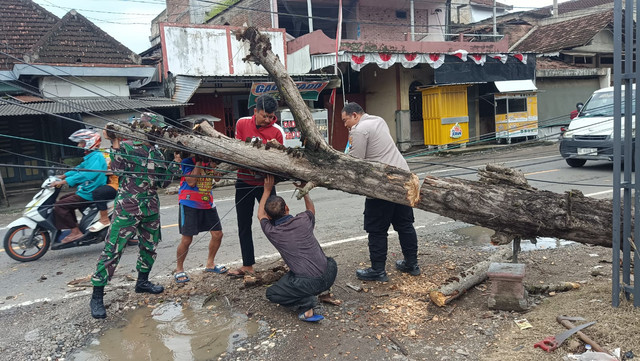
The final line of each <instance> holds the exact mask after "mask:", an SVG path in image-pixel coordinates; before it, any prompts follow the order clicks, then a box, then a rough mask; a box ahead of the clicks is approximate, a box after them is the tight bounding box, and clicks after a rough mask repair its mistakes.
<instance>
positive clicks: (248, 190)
mask: <svg viewBox="0 0 640 361" xmlns="http://www.w3.org/2000/svg"><path fill="white" fill-rule="evenodd" d="M277 109H278V103H277V102H276V100H275V99H274V98H273V97H272V96H270V95H261V96H259V97H258V98H256V107H255V109H254V110H253V116H251V117H244V118H240V119H238V122H237V123H236V139H240V140H242V141H246V140H248V139H249V140H250V139H252V138H259V139H260V140H261V141H262V143H263V144H266V143H267V141H269V140H271V139H275V140H276V141H278V143H280V144H283V142H284V140H283V139H282V132H281V131H280V128H278V126H277V125H275V123H276V121H277V119H276V116H275V112H276V110H277ZM263 191H264V175H263V174H259V173H255V172H254V171H252V170H249V169H242V168H241V169H238V179H237V181H236V215H237V218H238V237H239V238H240V251H241V252H242V267H240V268H238V269H236V270H233V271H229V275H231V276H242V275H244V274H246V273H253V272H254V271H253V265H254V264H255V263H256V260H255V255H254V253H253V234H252V232H251V224H252V217H253V207H254V206H255V202H256V201H258V202H259V201H260V198H262V193H263ZM271 193H272V195H275V194H276V192H275V188H274V189H273V190H272V192H271Z"/></svg>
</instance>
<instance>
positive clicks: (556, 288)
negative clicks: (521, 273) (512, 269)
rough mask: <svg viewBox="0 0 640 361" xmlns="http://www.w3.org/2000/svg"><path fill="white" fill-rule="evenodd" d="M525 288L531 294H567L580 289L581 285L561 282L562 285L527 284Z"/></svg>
mask: <svg viewBox="0 0 640 361" xmlns="http://www.w3.org/2000/svg"><path fill="white" fill-rule="evenodd" d="M524 288H525V289H526V290H527V292H528V293H530V294H536V293H547V292H567V291H571V290H577V289H579V288H580V284H579V283H576V282H560V283H551V284H541V285H529V284H525V285H524Z"/></svg>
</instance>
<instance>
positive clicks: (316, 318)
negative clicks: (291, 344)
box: [298, 312, 324, 322]
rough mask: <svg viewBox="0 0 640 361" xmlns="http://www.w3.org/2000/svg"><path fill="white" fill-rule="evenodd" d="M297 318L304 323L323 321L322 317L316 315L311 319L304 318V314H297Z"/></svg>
mask: <svg viewBox="0 0 640 361" xmlns="http://www.w3.org/2000/svg"><path fill="white" fill-rule="evenodd" d="M298 318H299V319H300V320H301V321H304V322H318V321H321V320H324V316H322V315H318V314H314V315H313V316H311V317H305V315H304V312H302V313H301V314H299V315H298Z"/></svg>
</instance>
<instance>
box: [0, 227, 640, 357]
mask: <svg viewBox="0 0 640 361" xmlns="http://www.w3.org/2000/svg"><path fill="white" fill-rule="evenodd" d="M430 238H431V237H430ZM433 238H441V240H439V241H434V240H431V241H429V242H428V243H427V242H425V241H421V244H420V259H419V263H420V266H421V268H422V275H420V276H418V277H412V276H409V275H405V274H401V273H399V272H397V271H395V270H394V269H393V266H392V265H393V263H394V262H395V260H396V259H398V258H399V257H400V254H399V246H398V242H397V239H394V238H392V239H390V242H389V243H390V253H389V260H388V266H387V269H388V271H389V276H390V281H389V282H386V283H377V282H361V281H359V280H357V279H356V277H355V270H356V269H357V268H360V267H363V266H365V262H366V260H367V259H368V254H367V250H366V242H351V243H345V244H340V245H336V246H332V247H329V248H326V249H325V252H326V253H327V255H329V256H332V257H334V258H335V259H336V261H337V262H338V267H339V272H338V278H337V280H336V283H335V285H334V287H333V288H332V290H331V291H332V293H333V294H334V296H335V298H337V299H339V300H341V301H342V304H341V305H340V306H333V305H329V304H323V309H324V315H325V317H326V319H325V320H324V321H322V322H320V323H319V324H308V323H303V322H301V321H299V320H297V318H296V315H295V314H294V313H293V312H291V311H289V310H287V309H284V308H282V307H279V306H277V305H274V304H271V303H269V301H268V300H266V298H265V296H264V293H265V286H260V287H255V288H243V281H242V279H232V278H231V277H228V276H226V275H213V274H203V273H199V272H198V273H196V272H192V273H191V282H189V283H186V284H184V285H181V286H179V285H176V284H175V283H173V282H172V280H171V279H170V278H162V279H161V283H163V284H164V285H165V287H166V290H165V292H164V294H162V295H159V296H148V295H143V296H142V295H138V294H135V293H133V292H132V288H133V285H132V283H131V282H130V281H131V280H128V279H126V278H125V277H123V276H119V279H117V280H115V282H113V284H116V285H118V286H115V287H110V288H108V289H107V295H106V296H105V301H106V302H107V305H108V309H107V312H108V317H107V319H106V320H94V319H92V318H91V316H90V314H89V308H88V302H89V297H90V296H89V295H88V294H86V293H84V294H83V293H82V291H81V290H82V289H83V284H82V282H78V284H76V285H75V287H70V292H69V293H70V295H71V298H69V299H67V300H64V301H60V302H56V303H40V304H34V305H30V306H26V307H20V308H14V309H11V310H7V311H3V312H2V314H0V329H1V330H3V335H2V338H1V339H0V351H1V352H2V359H4V360H55V359H65V358H67V359H68V358H69V355H71V353H72V352H73V351H74V350H78V349H82V348H86V347H87V345H89V344H90V343H91V342H92V341H93V340H94V339H96V338H97V337H99V336H100V335H101V334H102V333H104V332H105V331H106V330H108V329H111V328H114V327H120V326H122V324H123V322H126V321H125V319H126V317H125V316H126V313H127V312H129V311H128V310H130V309H131V307H132V306H134V307H137V308H139V307H156V306H157V305H158V304H161V303H164V302H171V301H179V302H189V300H190V299H191V298H194V299H195V298H196V297H199V298H200V299H202V297H203V296H211V295H212V298H213V299H218V300H220V301H222V300H224V302H226V303H228V304H230V305H231V307H232V308H233V310H235V311H237V312H241V313H245V314H247V315H248V316H249V317H250V318H251V319H253V320H258V321H263V322H261V323H262V324H263V325H267V327H266V328H264V327H263V329H262V331H260V332H258V333H257V334H256V335H254V336H253V337H251V338H249V339H247V340H246V341H245V342H244V343H242V344H238V345H236V346H234V351H233V352H226V353H224V354H222V355H212V357H211V359H213V360H312V359H318V360H406V359H409V360H506V361H508V360H519V361H520V360H561V359H562V357H563V356H565V355H567V354H568V353H575V352H578V353H579V352H583V351H584V345H583V343H582V342H579V341H577V340H576V339H575V337H574V338H571V339H569V340H568V342H565V344H563V345H562V346H561V347H560V348H559V349H558V350H556V351H555V352H553V353H545V352H543V351H541V350H540V349H534V348H533V345H534V343H536V342H538V341H540V340H542V339H543V338H545V337H547V336H550V335H556V334H559V333H561V332H562V331H564V330H565V329H564V328H563V327H562V326H561V325H560V324H558V323H557V322H556V316H558V315H560V314H565V315H570V316H581V317H584V318H585V319H587V320H589V321H597V323H596V324H595V325H593V326H591V327H589V328H588V329H586V330H584V333H585V334H587V335H588V336H590V337H591V338H592V339H593V340H594V341H596V342H598V343H599V344H600V345H601V346H603V347H606V348H608V349H610V350H613V349H616V348H621V350H622V351H623V353H624V352H626V351H633V352H634V353H636V354H639V355H640V337H638V334H639V331H640V321H639V320H640V309H634V308H633V306H632V305H631V304H629V302H626V301H624V298H623V301H622V304H621V306H620V307H619V308H615V309H614V308H612V307H611V279H610V277H611V250H610V249H605V248H600V247H592V246H585V245H582V244H572V245H569V246H563V247H560V248H554V249H544V250H536V251H533V252H525V253H522V254H520V256H519V261H520V262H522V263H524V264H525V265H526V276H525V283H527V284H548V283H558V282H565V281H571V282H578V283H579V284H580V285H581V287H580V289H578V290H574V291H569V292H563V293H556V294H555V295H550V294H543V295H531V296H530V303H531V304H532V307H531V309H530V310H529V311H528V312H524V313H516V312H505V311H492V310H490V309H489V308H488V307H487V297H488V292H489V284H488V282H485V283H482V284H480V285H478V286H476V287H474V288H473V289H471V290H470V291H469V292H468V293H467V294H465V295H464V296H462V297H460V298H459V299H457V300H455V301H453V302H452V303H451V304H450V305H448V306H445V307H443V308H439V307H437V306H435V305H434V304H432V303H431V302H430V301H429V300H428V291H429V290H431V289H433V288H435V287H437V286H438V285H439V284H441V283H442V282H443V281H444V280H446V279H447V278H448V277H450V276H453V275H455V274H457V273H458V272H460V271H462V270H464V269H466V268H469V267H470V266H472V265H474V264H475V263H477V262H479V261H482V260H485V259H486V258H487V257H488V255H490V254H491V252H494V251H495V250H492V249H490V248H487V247H485V246H455V247H453V246H451V240H450V239H447V240H445V239H442V238H445V237H435V236H434V237H433ZM278 262H279V261H278V260H273V261H271V262H263V263H260V264H258V265H257V266H258V267H257V269H259V270H260V269H268V268H271V267H274V266H275V265H277V264H278ZM127 281H129V282H128V283H127ZM348 284H349V285H354V286H360V287H362V291H359V292H358V291H355V290H353V289H352V288H350V287H349V286H348ZM78 290H80V293H78V292H73V291H78ZM88 290H89V289H87V290H85V291H84V292H87V291H88ZM74 296H75V297H74ZM212 317H214V316H213V315H212ZM522 318H526V319H527V320H528V321H529V322H530V323H531V325H532V326H533V327H532V328H529V329H525V330H520V329H519V328H518V326H517V325H516V324H515V322H514V320H516V319H522ZM264 341H268V343H270V344H271V347H267V346H265V345H267V344H268V343H265V342H264ZM261 345H262V346H261ZM171 359H172V357H171V355H167V360H171Z"/></svg>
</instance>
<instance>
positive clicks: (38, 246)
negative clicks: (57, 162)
mask: <svg viewBox="0 0 640 361" xmlns="http://www.w3.org/2000/svg"><path fill="white" fill-rule="evenodd" d="M57 180H59V178H57V177H56V176H55V175H54V174H53V172H50V173H49V177H48V178H47V179H46V180H45V181H44V182H43V183H42V186H41V187H40V191H38V193H36V194H35V195H34V196H33V199H32V200H31V201H30V202H29V203H28V204H27V205H26V207H25V210H24V212H23V213H22V217H20V218H19V219H17V220H15V221H13V222H11V224H9V226H7V228H8V231H7V233H6V234H5V236H4V243H3V246H4V250H5V252H6V253H7V255H9V257H11V258H13V259H14V260H16V261H20V262H29V261H35V260H37V259H39V258H40V257H42V256H44V255H45V253H47V251H48V250H49V248H51V249H52V250H59V249H67V248H73V247H79V246H88V245H91V244H96V243H100V242H102V241H104V238H105V236H106V234H107V231H108V229H109V227H106V228H103V229H101V230H100V231H98V232H90V231H89V228H90V227H91V225H93V224H94V223H96V222H98V220H99V219H100V212H99V211H98V208H97V206H96V205H95V203H92V204H91V205H90V206H88V207H86V208H85V209H84V211H83V212H82V219H80V221H78V227H79V228H80V231H82V233H83V236H82V237H81V238H79V239H77V240H75V241H73V242H70V243H66V244H64V246H62V239H64V238H65V237H66V236H67V235H68V234H69V233H70V232H71V230H68V229H67V230H59V229H57V228H56V226H55V224H54V215H53V205H54V203H55V202H56V199H57V198H58V195H59V194H60V188H55V187H52V186H51V185H50V184H51V183H53V182H54V181H57ZM107 206H108V208H107V209H108V212H109V217H111V214H112V213H113V201H110V202H108V203H107ZM52 240H53V243H52ZM56 245H57V246H58V247H56Z"/></svg>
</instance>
